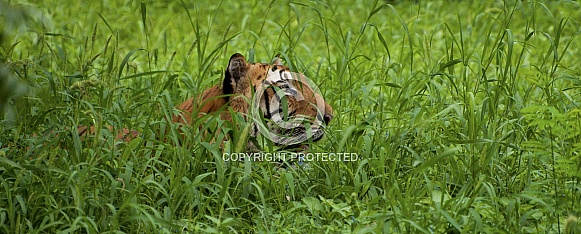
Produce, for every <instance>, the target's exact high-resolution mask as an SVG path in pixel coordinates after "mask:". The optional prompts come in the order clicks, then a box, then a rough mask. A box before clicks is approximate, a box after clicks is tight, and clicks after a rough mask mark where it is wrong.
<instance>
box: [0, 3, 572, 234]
mask: <svg viewBox="0 0 581 234" xmlns="http://www.w3.org/2000/svg"><path fill="white" fill-rule="evenodd" d="M19 4H24V5H26V6H29V7H30V8H22V7H18V5H19ZM580 20H581V3H580V2H579V1H564V0H563V1H510V0H507V1H417V2H415V1H363V0H361V1H348V2H347V1H316V0H313V1H296V2H290V1H273V2H262V1H221V2H220V1H216V2H214V1H205V0H203V1H167V2H164V3H160V2H157V1H145V2H140V1H130V0H124V1H106V0H104V1H71V0H65V1H27V2H21V1H8V2H7V3H0V30H1V31H0V32H2V37H0V40H1V43H2V44H1V46H2V48H1V49H0V62H1V63H2V65H0V92H1V93H0V105H1V106H0V112H1V114H2V120H1V122H0V185H1V186H0V233H55V232H58V231H62V232H75V233H125V232H126V233H150V232H151V233H197V232H240V233H246V232H286V233H297V232H300V233H308V232H317V233H324V232H330V233H335V232H355V233H372V232H376V233H380V232H387V233H389V232H393V233H446V232H447V233H576V232H577V233H580V232H579V231H581V229H579V228H577V227H576V225H577V218H576V217H577V216H579V214H580V212H581V184H580V177H581V158H580V153H581V107H580V105H581V62H579V58H581V50H580V49H579V48H581V37H580V36H579V34H580V33H581V21H580ZM236 52H239V53H242V54H244V55H245V56H246V57H247V58H248V59H249V60H250V61H254V62H270V61H271V59H272V58H273V57H274V56H275V55H276V54H278V53H280V54H281V55H282V58H283V59H284V61H285V64H286V65H288V66H290V67H291V68H292V69H293V70H294V71H298V72H302V73H304V74H305V75H306V76H307V77H309V78H310V79H312V80H313V81H315V83H316V84H317V85H318V87H319V88H320V89H321V92H322V94H323V95H324V97H325V99H326V100H327V102H329V103H330V104H331V105H332V106H333V108H334V111H335V115H334V119H333V121H332V122H331V124H330V126H328V128H327V134H326V136H325V138H324V139H323V140H321V141H320V142H317V143H315V144H314V145H313V146H312V147H311V152H314V153H316V152H318V153H329V152H346V153H356V154H358V155H359V159H358V160H357V161H353V162H337V161H335V162H328V161H313V162H308V163H307V165H305V166H300V165H299V166H297V167H288V168H286V169H283V168H279V167H276V166H275V165H273V164H272V163H268V162H249V161H246V162H225V161H224V160H223V152H226V153H234V152H243V150H242V151H241V148H240V147H238V146H239V145H240V144H239V142H237V140H238V139H237V138H233V139H231V140H229V141H226V142H225V144H224V146H223V147H221V146H220V143H219V142H218V143H216V142H215V141H212V138H211V137H215V139H223V138H224V137H225V135H224V134H226V133H232V134H233V135H234V136H238V135H240V134H243V132H242V133H241V131H240V129H238V128H237V126H234V125H231V124H229V123H224V122H223V121H221V120H219V119H218V118H215V117H208V118H204V119H201V120H199V121H196V122H195V123H194V124H193V125H192V126H191V127H188V128H185V130H184V131H185V132H186V134H188V138H187V139H186V140H185V141H182V142H181V143H178V142H179V141H180V139H179V134H178V131H177V128H176V125H175V124H169V123H167V122H166V121H165V120H164V118H166V117H169V116H171V115H172V114H173V112H174V109H173V108H172V107H173V106H175V105H177V104H179V103H180V102H182V101H184V100H186V99H187V98H189V97H192V96H195V95H197V94H199V93H200V92H201V91H202V90H204V89H206V88H208V87H210V86H212V85H215V84H219V83H220V82H221V80H222V79H223V73H224V69H225V67H226V65H227V63H228V58H229V57H230V55H232V54H233V53H236ZM80 125H83V126H96V127H97V128H99V129H101V128H102V129H104V130H103V131H100V132H98V133H97V134H96V136H94V137H88V138H86V139H82V138H80V137H78V136H77V134H76V133H77V126H80ZM106 126H113V128H115V129H122V128H131V129H135V130H138V131H140V132H141V133H142V135H141V137H139V138H137V139H134V140H132V141H131V142H128V143H126V142H119V141H117V140H115V138H114V134H112V133H111V132H109V131H107V130H105V129H106ZM199 126H202V128H199ZM218 128H220V129H222V130H223V131H221V133H219V134H217V135H216V136H210V135H205V134H201V133H202V131H204V130H206V129H210V130H216V129H218ZM265 150H266V151H269V150H270V151H271V152H275V151H276V148H273V147H267V148H266V149H265Z"/></svg>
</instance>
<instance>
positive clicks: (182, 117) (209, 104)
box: [172, 53, 333, 149]
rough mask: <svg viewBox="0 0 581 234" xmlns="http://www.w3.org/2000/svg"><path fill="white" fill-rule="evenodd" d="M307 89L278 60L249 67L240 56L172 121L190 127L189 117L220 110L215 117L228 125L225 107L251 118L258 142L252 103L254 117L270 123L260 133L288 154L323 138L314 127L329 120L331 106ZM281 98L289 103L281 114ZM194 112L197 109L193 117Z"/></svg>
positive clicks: (301, 79)
mask: <svg viewBox="0 0 581 234" xmlns="http://www.w3.org/2000/svg"><path fill="white" fill-rule="evenodd" d="M311 86H312V85H311V84H309V83H308V82H307V79H306V77H304V75H302V74H299V73H292V72H291V71H290V69H289V67H287V66H283V65H281V63H280V58H278V56H277V59H276V60H275V62H274V63H273V64H267V63H248V62H247V61H246V58H245V57H244V56H243V55H241V54H239V53H236V54H234V55H232V56H231V57H230V60H229V62H228V66H227V68H226V71H225V74H224V80H223V82H222V84H221V85H216V86H213V87H211V88H209V89H208V90H205V91H204V92H203V93H202V95H201V96H200V97H198V98H190V99H188V100H187V101H185V102H184V103H182V104H180V105H178V106H177V109H178V110H180V112H181V113H180V114H179V115H174V116H173V118H172V121H173V122H175V123H183V124H191V122H192V116H191V115H192V113H198V116H197V117H198V118H199V117H201V116H202V115H204V114H209V113H213V112H216V111H220V110H222V112H221V113H220V117H221V118H222V119H224V120H227V121H231V120H232V117H231V116H230V114H229V112H228V111H227V110H226V108H224V107H225V106H229V107H230V108H231V109H232V110H233V111H234V112H238V113H243V114H245V116H246V117H247V118H249V117H252V118H253V119H252V120H253V122H254V123H255V126H254V127H253V136H257V135H258V133H259V131H260V129H259V127H258V126H256V125H260V122H257V121H259V120H258V119H257V116H255V115H251V113H250V112H251V110H250V109H251V103H249V102H248V100H254V101H255V104H256V106H257V107H258V108H255V109H254V111H255V112H256V111H257V110H259V111H260V113H262V114H263V117H264V118H265V119H267V120H271V122H269V123H267V126H266V128H264V127H263V128H262V130H263V131H265V130H266V131H268V132H269V133H273V132H274V134H270V138H269V139H271V140H273V141H275V143H276V144H277V145H279V146H287V147H289V148H294V147H296V146H299V147H301V148H303V149H306V146H305V145H303V144H302V143H304V142H307V141H312V142H315V141H318V140H320V139H321V138H322V137H323V136H324V129H323V126H322V125H321V124H313V123H317V121H322V122H324V123H325V125H327V124H329V122H330V121H331V120H332V118H333V109H332V108H331V106H330V105H329V104H328V103H327V102H325V100H324V99H323V97H322V96H321V95H320V94H319V93H318V92H315V90H313V89H312V87H311ZM277 90H278V92H277ZM253 91H254V92H253ZM280 92H282V93H284V95H283V96H286V97H288V98H286V104H288V105H287V106H286V108H285V107H282V108H281V106H280V104H282V103H281V102H280V100H279V99H280V98H281V95H277V93H278V94H279V93H280ZM297 97H300V98H297ZM271 100H278V101H279V102H276V101H275V102H272V101H271ZM273 103H274V104H275V105H273ZM276 104H278V105H276ZM273 107H274V108H273ZM194 108H197V111H196V112H194ZM283 109H286V110H285V111H286V114H284V113H282V112H283ZM285 117H290V118H297V117H299V119H301V120H303V121H306V122H310V123H311V124H310V127H307V125H309V123H306V124H305V123H299V122H294V123H287V122H285ZM286 119H288V118H286ZM281 125H283V126H282V127H281ZM309 130H310V131H309ZM280 135H282V136H280Z"/></svg>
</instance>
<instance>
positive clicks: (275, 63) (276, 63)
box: [272, 54, 282, 65]
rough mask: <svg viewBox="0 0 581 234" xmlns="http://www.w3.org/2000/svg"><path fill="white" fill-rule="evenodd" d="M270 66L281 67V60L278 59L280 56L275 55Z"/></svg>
mask: <svg viewBox="0 0 581 234" xmlns="http://www.w3.org/2000/svg"><path fill="white" fill-rule="evenodd" d="M272 65H282V59H280V54H276V56H274V59H272Z"/></svg>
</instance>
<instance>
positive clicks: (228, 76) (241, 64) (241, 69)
mask: <svg viewBox="0 0 581 234" xmlns="http://www.w3.org/2000/svg"><path fill="white" fill-rule="evenodd" d="M246 71H248V63H246V58H244V56H243V55H241V54H239V53H235V54H233V55H232V56H231V57H230V61H229V62H228V67H227V68H226V72H225V73H224V82H223V84H222V91H223V92H224V94H232V93H233V92H234V87H233V85H235V84H236V83H238V81H239V80H240V78H242V77H244V76H246Z"/></svg>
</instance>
